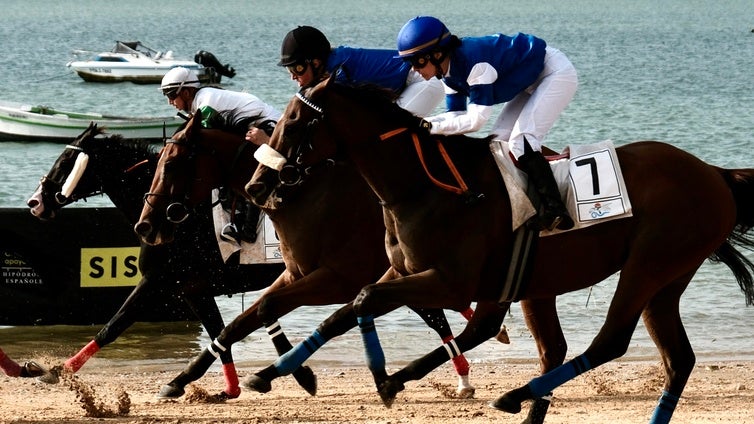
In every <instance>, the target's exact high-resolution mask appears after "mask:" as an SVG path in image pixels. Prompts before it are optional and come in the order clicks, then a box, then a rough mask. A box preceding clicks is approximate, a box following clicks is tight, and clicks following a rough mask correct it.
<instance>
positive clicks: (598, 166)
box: [490, 140, 632, 236]
mask: <svg viewBox="0 0 754 424" xmlns="http://www.w3.org/2000/svg"><path fill="white" fill-rule="evenodd" d="M490 150H491V151H492V155H493V157H494V158H495V162H496V163H497V166H498V168H499V169H500V173H501V175H502V177H503V181H505V185H506V187H507V188H508V193H509V196H510V198H511V210H512V213H513V222H512V225H513V230H516V229H517V228H518V227H519V226H521V225H522V224H523V223H525V222H526V221H527V220H528V219H529V218H531V217H532V216H534V215H535V214H536V211H535V209H534V206H533V205H532V203H531V201H530V200H529V198H528V197H527V196H526V184H527V177H526V173H524V172H523V171H521V170H520V169H518V168H516V166H515V165H514V164H513V161H512V160H511V157H510V155H509V150H508V143H507V142H506V141H501V140H492V141H491V142H490ZM561 156H565V157H563V158H559V159H556V160H553V161H550V166H551V167H552V172H553V175H554V176H555V181H556V182H557V183H558V188H559V189H560V195H561V197H562V198H563V199H564V202H565V205H566V207H567V208H568V213H569V214H570V215H571V218H573V222H574V227H573V228H572V229H570V230H566V231H573V230H578V229H580V228H585V227H588V226H590V225H594V224H598V223H601V222H606V221H609V220H612V219H618V218H626V217H630V216H632V211H631V201H630V200H629V198H628V193H627V192H626V184H625V182H624V180H623V173H622V172H621V170H620V164H619V163H618V156H617V154H616V152H615V146H613V142H612V141H610V140H605V141H601V142H598V143H593V144H585V145H569V146H567V147H566V148H565V150H563V155H561ZM562 232H563V231H562V230H557V229H556V230H553V231H541V232H540V236H548V235H552V234H557V233H562Z"/></svg>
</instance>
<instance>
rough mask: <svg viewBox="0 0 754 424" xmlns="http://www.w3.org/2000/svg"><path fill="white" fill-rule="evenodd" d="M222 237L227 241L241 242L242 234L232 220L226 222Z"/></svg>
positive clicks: (221, 232)
mask: <svg viewBox="0 0 754 424" xmlns="http://www.w3.org/2000/svg"><path fill="white" fill-rule="evenodd" d="M220 238H221V239H223V240H225V241H235V242H236V243H240V242H241V235H240V234H239V233H238V228H236V224H234V223H232V222H229V223H227V224H225V226H224V227H223V229H222V231H220Z"/></svg>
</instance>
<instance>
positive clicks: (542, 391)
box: [490, 261, 663, 414]
mask: <svg viewBox="0 0 754 424" xmlns="http://www.w3.org/2000/svg"><path fill="white" fill-rule="evenodd" d="M637 263H639V261H637ZM642 268H643V267H641V266H636V267H633V266H631V267H629V266H626V267H624V269H623V271H622V273H621V277H620V281H619V282H618V287H617V289H616V291H615V294H614V295H613V300H612V302H611V304H610V309H609V310H608V313H607V318H606V320H605V323H604V324H603V325H602V328H601V329H600V331H599V333H598V334H597V336H596V337H595V338H594V340H593V341H592V343H591V345H590V346H589V348H588V349H587V350H586V351H585V352H584V353H582V354H581V355H579V356H577V357H575V358H574V359H572V360H570V361H568V362H566V363H565V364H563V365H560V366H559V367H557V368H555V369H553V370H551V371H549V372H548V373H546V374H544V375H541V376H539V377H536V378H534V379H532V380H531V381H529V383H528V384H526V385H524V386H522V387H519V388H517V389H514V390H511V391H509V392H507V393H505V394H504V395H503V396H501V397H499V398H497V399H496V400H495V401H493V402H492V403H490V406H492V407H493V408H495V409H498V410H501V411H505V412H509V413H513V414H515V413H518V412H520V411H521V403H522V402H524V401H526V400H533V399H537V398H539V397H542V396H545V395H547V394H548V393H550V392H551V391H552V390H554V389H555V388H556V387H559V386H560V385H562V384H564V383H566V382H568V381H570V380H572V379H574V378H576V377H577V376H579V375H581V374H583V373H585V372H586V371H589V370H591V369H593V368H596V367H598V366H600V365H602V364H604V363H607V362H609V361H612V360H613V359H616V358H619V357H621V356H623V355H624V354H625V353H626V351H627V350H628V345H629V343H630V342H631V336H632V335H633V333H634V330H635V329H636V324H637V323H638V322H639V317H640V315H641V311H642V310H643V309H644V306H645V305H646V304H647V302H648V301H649V300H650V299H651V298H652V297H654V295H655V294H656V293H657V291H658V290H659V289H654V288H659V287H660V286H661V285H662V283H661V281H663V280H662V276H659V275H658V274H659V273H655V275H652V276H649V275H646V273H645V272H643V271H642Z"/></svg>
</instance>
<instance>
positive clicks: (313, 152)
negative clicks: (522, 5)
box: [247, 79, 754, 424]
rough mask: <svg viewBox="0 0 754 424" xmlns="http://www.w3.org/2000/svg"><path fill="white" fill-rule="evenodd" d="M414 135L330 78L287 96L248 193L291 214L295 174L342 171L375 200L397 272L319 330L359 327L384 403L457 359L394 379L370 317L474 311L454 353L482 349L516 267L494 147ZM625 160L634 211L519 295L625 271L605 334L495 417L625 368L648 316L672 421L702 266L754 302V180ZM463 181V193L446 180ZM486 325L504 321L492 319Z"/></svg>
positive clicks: (653, 155) (537, 260)
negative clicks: (688, 292) (753, 231)
mask: <svg viewBox="0 0 754 424" xmlns="http://www.w3.org/2000/svg"><path fill="white" fill-rule="evenodd" d="M421 124H422V123H421V121H420V120H419V119H418V118H416V117H414V116H412V115H410V114H407V113H405V112H404V111H403V110H401V109H400V108H398V107H397V106H396V105H395V104H394V103H393V102H392V101H391V99H390V98H389V97H388V96H387V95H386V94H385V93H384V92H383V91H381V90H378V89H374V88H372V89H370V88H364V87H348V86H345V85H341V84H337V83H334V82H333V80H332V79H329V80H326V81H323V82H321V83H319V84H318V85H317V86H315V87H312V88H308V89H305V90H302V91H301V92H299V93H298V94H297V96H296V97H295V98H294V99H292V100H291V102H290V103H289V105H288V107H287V108H286V111H285V113H284V115H283V117H282V119H281V120H280V121H279V123H278V126H277V128H276V131H275V133H274V134H273V136H272V139H271V140H270V143H269V145H268V148H265V150H266V151H265V152H263V153H264V155H261V154H260V155H259V157H260V162H261V164H260V166H259V167H258V169H257V171H256V172H255V174H254V177H253V178H252V180H251V181H250V182H249V184H248V185H247V191H248V192H249V193H250V194H251V196H252V198H253V200H254V202H255V203H257V204H260V205H265V207H268V208H272V207H275V206H276V205H280V206H282V205H284V204H285V202H286V201H287V198H286V195H285V191H282V190H279V189H278V188H280V187H282V184H281V180H283V181H285V180H287V179H289V178H290V177H289V176H290V175H292V174H298V175H301V176H302V177H304V178H305V175H306V173H305V172H301V171H302V170H305V169H308V168H312V167H317V166H318V164H321V163H326V162H329V161H332V160H345V161H350V162H352V163H353V164H355V166H356V167H357V168H358V170H359V173H360V174H361V175H362V177H363V178H364V179H365V180H366V181H367V183H368V184H369V186H370V187H371V188H372V189H373V191H374V192H375V194H376V195H377V197H378V198H379V199H380V201H381V203H382V205H383V208H384V215H385V223H386V228H387V234H386V249H387V252H388V257H389V258H390V263H391V268H390V269H389V270H388V271H387V272H386V273H385V275H384V276H383V277H382V278H380V279H379V280H378V281H377V282H376V283H374V284H370V285H367V286H365V287H364V288H363V289H362V291H361V292H360V293H359V295H358V296H357V297H356V298H355V299H354V301H353V303H352V306H353V307H352V310H351V311H349V312H347V313H344V314H343V315H344V316H345V318H342V317H338V316H337V315H338V314H339V313H340V312H341V311H337V312H336V313H335V314H334V315H333V316H331V317H330V318H328V319H327V320H326V321H325V324H323V325H335V324H334V323H337V322H338V321H339V320H348V319H350V316H349V315H350V314H356V315H357V317H358V320H359V325H360V327H361V330H362V338H363V340H364V345H365V350H366V352H367V358H368V366H369V368H370V370H371V371H372V372H373V373H374V375H375V383H376V384H377V387H378V392H379V393H380V396H381V397H382V399H383V402H384V403H385V404H386V406H389V405H390V404H391V403H392V401H393V399H394V398H395V395H396V393H397V392H398V391H400V390H402V389H403V383H404V382H405V381H408V380H412V379H417V378H421V377H423V376H424V375H426V373H427V372H429V371H430V370H431V369H433V368H434V367H435V366H437V365H438V364H439V363H442V362H443V361H444V360H447V357H448V356H452V354H451V355H449V354H448V353H446V352H445V350H446V349H444V348H443V347H441V348H438V349H437V350H435V351H434V352H431V353H430V354H428V355H426V356H424V357H422V358H420V359H418V360H416V361H414V362H412V363H411V364H409V365H408V366H407V367H405V368H404V369H402V370H400V371H398V372H396V373H395V374H393V375H391V376H390V377H389V378H387V379H385V378H384V377H383V376H384V374H385V371H384V367H385V364H384V356H383V355H382V349H381V346H380V344H379V338H378V336H377V332H376V329H375V327H374V322H373V316H376V315H380V314H382V313H384V312H385V311H388V310H392V309H394V308H396V307H398V306H402V305H409V306H412V307H420V308H447V309H458V308H462V307H463V305H465V304H467V302H469V301H471V300H477V302H478V304H477V309H476V312H475V315H474V318H477V317H479V320H477V319H472V320H471V321H470V322H469V323H468V324H467V327H466V329H465V330H464V331H463V332H462V333H461V334H459V335H458V336H457V338H456V340H455V341H456V345H455V346H454V347H457V348H459V349H460V350H461V351H465V350H467V349H469V348H472V347H474V346H475V345H474V344H473V343H474V342H476V341H478V337H477V338H474V337H466V332H467V331H472V332H474V331H476V332H478V331H484V330H480V328H483V327H484V326H483V325H482V322H481V321H483V319H482V317H481V316H480V309H481V305H487V304H489V303H494V302H496V301H497V300H498V299H497V295H498V293H499V291H500V287H499V286H500V282H501V281H502V280H503V277H504V276H505V271H506V267H507V263H508V259H509V258H510V255H511V246H512V243H511V242H512V228H511V226H512V224H511V216H512V215H511V204H510V200H509V195H508V192H507V190H506V187H505V183H504V182H503V179H502V178H501V176H500V172H499V171H498V167H497V166H496V163H495V160H494V158H493V156H492V155H491V153H490V142H491V140H492V137H490V138H488V139H476V138H471V137H467V136H452V137H437V136H432V135H430V134H428V132H427V131H426V129H424V126H423V125H421ZM438 142H440V143H442V146H444V147H443V149H445V150H446V151H447V154H448V156H449V157H451V158H453V161H454V166H455V168H456V172H455V173H452V172H451V171H450V170H449V168H451V167H450V166H448V165H446V163H445V162H444V161H443V159H442V158H441V157H440V155H439V154H437V152H438V151H439V150H440V149H439V148H438V147H437V143H438ZM417 146H418V147H417ZM616 150H617V158H618V161H619V163H620V167H621V170H622V173H623V176H624V177H625V183H626V187H627V192H628V193H629V194H630V196H631V203H632V206H633V215H632V216H631V217H628V218H623V219H616V220H612V221H608V222H605V223H602V224H599V225H592V226H589V227H586V228H584V229H580V230H577V231H570V232H564V233H560V234H558V235H553V236H549V237H544V238H541V239H540V240H539V243H538V249H537V251H536V253H535V254H534V255H535V256H534V257H533V258H532V260H533V261H534V263H533V271H532V275H531V278H530V283H529V285H528V286H527V287H526V288H525V289H524V291H523V294H522V296H521V298H522V299H530V300H534V299H548V298H550V299H552V298H553V297H555V296H557V295H559V294H562V293H565V292H570V291H574V290H578V289H582V288H585V287H589V286H591V285H593V284H596V283H598V282H600V281H602V280H604V279H605V278H607V277H608V276H610V275H612V274H614V273H616V272H618V271H620V278H619V281H618V285H617V288H616V292H615V294H614V296H613V299H612V301H611V304H610V308H609V311H608V314H607V317H606V319H605V322H604V324H603V326H602V328H601V329H600V331H599V332H598V334H597V335H596V337H595V338H594V339H593V341H592V343H591V345H590V346H589V347H588V348H587V350H586V351H585V352H583V353H582V354H580V355H578V356H576V357H575V358H574V359H572V360H570V361H568V362H566V363H564V364H562V365H559V366H557V367H553V369H551V370H550V371H549V372H547V373H545V374H543V375H541V376H539V377H537V378H535V379H533V380H531V381H530V382H529V383H528V384H526V385H524V386H522V387H519V388H516V389H514V390H511V391H509V392H508V393H505V394H504V395H503V396H501V397H500V398H498V399H497V400H495V401H494V402H493V403H492V404H491V405H492V406H493V407H495V408H497V409H500V410H503V411H507V412H510V413H517V412H519V411H520V409H521V404H522V402H523V401H527V400H533V399H537V398H540V397H542V396H546V395H548V394H549V393H550V392H551V391H552V390H553V389H555V388H556V387H558V386H560V385H561V384H563V383H565V382H567V381H569V380H571V379H573V378H574V377H576V376H577V375H579V374H581V373H584V372H586V371H588V370H590V369H593V368H595V367H598V366H599V365H602V364H604V363H606V362H609V361H611V360H613V359H616V358H618V357H620V356H622V355H623V354H624V353H625V352H626V350H627V348H628V345H629V342H630V339H631V336H632V334H633V332H634V331H635V328H636V325H637V323H638V320H639V318H640V317H642V318H643V320H644V324H645V326H646V328H647V330H648V332H649V334H650V336H651V338H652V339H653V341H654V343H655V345H656V346H657V348H658V350H659V353H660V356H661V358H662V362H663V365H664V371H665V384H664V387H663V392H662V394H661V396H660V400H659V403H658V406H657V408H656V409H655V411H654V415H653V417H652V419H651V422H652V423H655V424H657V423H667V422H669V421H670V418H671V416H672V413H673V411H674V409H675V406H676V404H677V401H678V399H679V397H680V396H681V394H682V392H683V389H684V387H685V385H686V382H687V379H688V377H689V375H690V373H691V371H692V369H693V365H694V363H695V356H694V352H693V349H692V347H691V345H690V343H689V340H688V337H687V335H686V333H685V331H684V327H683V324H682V322H681V317H680V314H679V299H680V297H681V295H682V293H683V292H684V290H685V289H686V287H687V286H688V284H689V283H690V281H691V279H692V277H693V275H694V274H695V272H696V271H697V269H698V268H699V267H700V266H701V264H702V263H703V262H704V261H705V260H706V259H708V258H709V259H712V260H713V261H720V262H722V263H725V264H726V265H727V266H728V267H729V268H730V269H731V271H732V272H733V274H734V276H735V277H736V279H737V282H738V284H739V286H740V288H741V290H742V291H743V293H744V295H745V300H746V304H747V305H751V304H752V303H754V285H753V283H752V268H753V265H752V263H751V262H750V261H748V260H747V259H746V258H745V257H744V256H743V255H742V254H741V253H740V252H739V250H737V249H736V247H744V248H747V249H752V247H754V243H753V242H752V238H751V235H750V234H748V232H749V230H750V228H751V227H752V225H754V170H752V169H723V168H719V167H716V166H712V165H709V164H707V163H705V162H703V161H701V160H699V159H698V158H696V157H694V156H693V155H691V154H689V153H687V152H685V151H682V150H680V149H678V148H675V147H673V146H671V145H669V144H665V143H661V142H650V141H647V142H635V143H630V144H628V145H625V146H622V147H619V148H618V149H616ZM419 157H423V160H419ZM428 174H429V175H428ZM430 176H431V178H430ZM454 176H457V177H458V179H457V181H458V185H457V186H456V185H454V184H448V183H447V182H448V181H450V182H453V181H454ZM433 179H434V181H433ZM461 183H463V184H461ZM447 246H453V248H450V249H449V248H447ZM489 318H490V319H491V320H493V321H496V320H497V319H500V316H499V314H498V313H497V312H494V310H493V313H491V314H490V315H489ZM491 327H494V326H490V325H487V331H489V329H490V328H491ZM318 331H321V328H320V329H318ZM488 334H490V333H488ZM535 336H536V335H535ZM294 349H296V348H294ZM447 351H448V352H451V350H450V349H447ZM289 359H290V360H289V361H287V362H285V363H282V364H281V363H277V362H276V364H273V366H272V367H273V368H274V367H278V368H290V367H292V366H295V364H296V363H297V360H298V359H300V358H289ZM269 368H270V367H268V369H269ZM266 370H267V369H265V370H263V371H262V372H264V371H266ZM259 374H261V373H258V375H259Z"/></svg>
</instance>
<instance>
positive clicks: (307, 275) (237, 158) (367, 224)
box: [135, 115, 474, 398]
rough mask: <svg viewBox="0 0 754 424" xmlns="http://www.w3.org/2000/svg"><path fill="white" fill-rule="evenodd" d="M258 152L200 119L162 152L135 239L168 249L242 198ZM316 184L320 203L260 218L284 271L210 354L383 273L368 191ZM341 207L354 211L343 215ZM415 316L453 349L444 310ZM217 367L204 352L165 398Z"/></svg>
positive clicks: (346, 175) (340, 174) (378, 227)
mask: <svg viewBox="0 0 754 424" xmlns="http://www.w3.org/2000/svg"><path fill="white" fill-rule="evenodd" d="M255 150H256V146H255V145H253V144H252V143H249V142H246V141H244V140H243V139H239V138H238V137H233V136H229V135H228V134H227V133H225V132H222V131H218V130H211V129H204V128H202V126H201V121H200V117H199V116H198V115H197V117H195V118H194V119H192V120H190V121H189V122H188V124H187V125H186V127H185V128H184V129H183V130H181V131H178V132H177V133H176V134H175V135H174V136H173V138H172V140H169V141H168V142H167V144H166V146H165V147H164V148H163V151H162V153H161V156H160V160H159V163H158V166H157V170H156V172H155V175H154V181H153V184H152V187H151V189H150V191H149V193H147V195H146V199H147V200H146V201H145V203H144V209H143V213H142V215H141V220H140V221H139V222H138V223H137V224H136V226H135V231H136V232H137V234H139V235H140V237H141V238H142V240H143V241H144V242H146V243H151V244H162V245H164V244H166V243H170V242H171V239H172V236H171V234H172V232H173V231H175V228H176V222H179V221H181V220H182V219H183V218H184V217H185V216H187V215H190V214H191V212H190V211H191V209H192V208H193V205H196V204H198V203H201V202H204V201H205V200H206V199H208V198H209V196H210V194H211V189H213V188H215V187H220V186H224V187H227V188H229V189H233V190H235V191H236V192H238V193H242V194H243V195H244V196H248V195H247V194H246V192H245V191H244V190H243V188H244V186H245V184H246V182H248V180H249V178H250V177H251V174H252V172H253V171H254V170H255V169H256V166H257V161H256V159H254V156H253V155H254V152H255ZM322 175H323V177H324V178H323V179H315V178H312V180H311V185H314V186H317V187H318V186H324V187H328V188H330V189H329V190H328V191H327V192H326V193H324V195H323V196H321V197H320V196H319V195H320V194H321V193H322V192H321V191H319V190H316V192H317V197H313V196H312V195H311V194H310V193H312V192H313V191H309V190H305V191H301V194H302V195H301V196H297V197H291V198H290V199H289V201H290V208H288V209H286V210H285V211H281V212H280V213H279V212H278V211H265V212H266V213H268V215H269V216H270V218H271V220H272V221H273V223H274V225H275V228H276V232H277V236H278V238H279V239H280V246H281V249H282V255H283V258H284V260H285V263H286V270H285V272H283V273H282V274H281V275H280V276H279V277H278V278H277V279H276V280H275V282H274V283H273V284H272V286H270V288H269V289H268V290H267V291H266V292H265V293H264V294H263V295H262V296H261V297H260V298H259V299H258V300H257V301H256V302H255V303H254V304H252V305H251V306H250V307H249V308H248V309H246V310H245V311H243V312H242V313H241V314H240V315H239V316H238V317H236V318H235V319H234V320H233V321H232V322H231V323H230V324H228V326H227V327H226V328H225V329H223V330H222V332H221V333H220V335H219V336H218V337H217V338H216V339H215V341H214V344H215V345H217V346H221V347H223V348H229V347H230V346H232V345H233V344H234V343H236V342H238V341H240V340H241V339H243V338H244V337H246V336H247V335H249V334H251V333H252V332H253V331H255V330H257V329H259V328H261V327H262V326H264V327H265V328H266V330H267V332H268V334H270V336H271V337H275V335H276V334H277V333H278V332H279V331H280V324H279V323H278V319H279V318H280V317H281V316H283V315H285V314H287V313H288V312H290V311H292V310H294V309H296V308H298V307H299V306H304V305H329V304H337V303H346V302H348V301H350V300H351V299H353V297H354V296H356V294H357V293H358V292H359V290H360V289H361V287H362V286H363V285H364V284H365V283H366V282H369V281H373V280H374V279H376V278H378V277H379V275H381V274H382V273H383V272H384V271H385V269H387V267H388V261H387V257H386V256H385V252H384V249H383V248H382V240H383V237H384V232H385V228H384V227H383V224H382V212H381V210H380V207H379V204H378V203H377V201H376V199H375V198H374V195H373V194H372V192H371V190H369V189H368V187H366V185H365V184H364V182H363V180H362V179H361V178H359V176H358V174H356V173H355V170H354V168H353V167H343V166H337V165H336V166H334V167H333V171H332V172H326V173H324V172H323V173H322ZM335 181H338V183H337V184H336V183H335ZM344 200H345V201H347V202H348V203H349V205H350V206H349V207H348V208H346V209H344V208H343V207H342V206H343V201H344ZM416 312H417V313H418V314H419V316H421V317H422V319H424V321H425V322H426V323H427V324H428V325H429V326H430V327H431V328H433V329H434V330H435V331H437V332H438V334H439V335H440V336H441V338H442V339H443V340H445V341H449V340H452V337H453V335H452V332H451V329H450V326H449V325H448V323H447V321H446V318H445V314H444V312H443V311H442V310H416ZM463 312H464V314H465V315H466V316H469V315H470V314H471V313H472V312H473V311H472V310H471V309H470V308H469V305H468V304H467V305H466V308H464V309H463ZM214 360H215V356H214V355H213V353H212V351H211V350H209V349H205V350H204V351H203V352H202V353H201V354H200V355H199V356H198V357H196V358H195V359H194V360H193V361H192V362H191V363H190V364H189V366H188V367H187V368H186V369H185V370H184V371H183V372H181V373H180V374H179V375H178V376H177V377H176V378H175V379H173V381H171V382H170V383H168V384H167V385H165V386H164V387H163V389H162V391H161V396H162V397H166V398H174V397H178V396H180V395H181V394H183V392H184V387H185V386H186V385H187V384H188V383H190V382H192V381H195V380H196V379H198V378H200V377H201V376H202V375H204V373H206V371H207V369H208V368H209V367H210V366H211V365H212V363H213V361H214ZM454 365H455V367H456V370H457V372H458V374H459V385H458V389H457V393H458V394H459V396H462V397H470V396H471V395H473V393H474V388H473V386H471V385H470V383H469V381H468V370H469V365H468V362H467V361H466V359H465V358H464V357H459V358H458V360H457V361H456V362H455V363H454ZM310 393H312V394H314V393H313V392H310Z"/></svg>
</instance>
